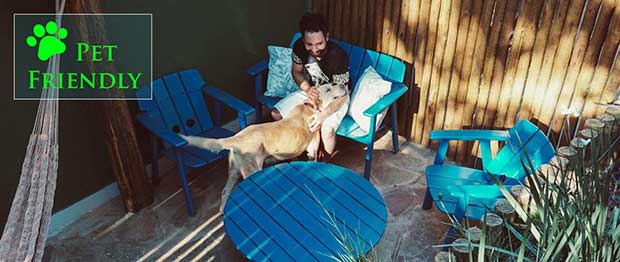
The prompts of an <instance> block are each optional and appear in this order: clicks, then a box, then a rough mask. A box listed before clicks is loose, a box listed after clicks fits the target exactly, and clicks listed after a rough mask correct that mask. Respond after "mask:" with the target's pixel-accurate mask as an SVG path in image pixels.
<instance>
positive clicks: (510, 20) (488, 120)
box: [468, 1, 519, 129]
mask: <svg viewBox="0 0 620 262" xmlns="http://www.w3.org/2000/svg"><path fill="white" fill-rule="evenodd" d="M518 4H519V2H518V1H507V3H506V9H505V11H504V14H503V16H504V19H503V20H502V23H501V29H500V32H499V39H498V46H497V51H496V53H495V59H496V62H495V66H494V70H493V74H492V75H493V77H492V78H491V81H490V82H488V84H489V86H488V89H486V86H485V89H481V93H480V96H479V98H478V99H479V101H481V102H482V101H486V103H478V106H477V110H476V113H475V114H476V116H475V118H476V122H475V123H476V128H486V129H492V128H494V126H495V121H496V120H497V119H496V116H497V114H498V111H499V110H502V109H500V108H499V106H498V104H499V101H500V94H501V93H502V87H503V84H502V83H503V81H504V79H505V74H506V63H507V60H508V51H509V50H510V44H511V42H510V41H511V38H512V34H513V31H514V27H515V18H516V13H517V12H518V7H519V6H518ZM468 99H469V96H468Z"/></svg>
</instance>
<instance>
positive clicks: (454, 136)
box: [430, 130, 509, 141]
mask: <svg viewBox="0 0 620 262" xmlns="http://www.w3.org/2000/svg"><path fill="white" fill-rule="evenodd" d="M508 137H509V136H508V132H507V131H504V130H433V131H431V134H430V138H431V140H462V141H475V140H494V141H506V140H508Z"/></svg>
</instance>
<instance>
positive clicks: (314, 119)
mask: <svg viewBox="0 0 620 262" xmlns="http://www.w3.org/2000/svg"><path fill="white" fill-rule="evenodd" d="M327 117H328V115H327V114H326V113H325V112H316V113H314V114H313V115H312V116H311V117H310V123H309V124H308V128H310V132H311V133H314V131H316V130H318V129H319V128H320V127H321V124H322V123H323V122H324V121H325V119H327Z"/></svg>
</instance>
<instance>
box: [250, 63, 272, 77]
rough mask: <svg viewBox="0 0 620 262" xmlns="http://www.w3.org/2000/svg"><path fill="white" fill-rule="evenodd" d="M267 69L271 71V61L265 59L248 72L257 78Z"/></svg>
mask: <svg viewBox="0 0 620 262" xmlns="http://www.w3.org/2000/svg"><path fill="white" fill-rule="evenodd" d="M267 69H269V59H263V60H261V61H259V62H258V63H256V64H254V65H253V66H251V67H250V68H248V70H247V72H248V75H251V76H256V75H258V74H259V73H262V72H263V71H265V70H267Z"/></svg>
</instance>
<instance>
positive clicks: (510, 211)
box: [495, 199, 516, 223]
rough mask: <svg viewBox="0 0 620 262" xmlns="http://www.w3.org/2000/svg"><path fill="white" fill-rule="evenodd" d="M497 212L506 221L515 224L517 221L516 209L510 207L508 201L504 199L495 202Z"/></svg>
mask: <svg viewBox="0 0 620 262" xmlns="http://www.w3.org/2000/svg"><path fill="white" fill-rule="evenodd" d="M495 212H496V213H497V214H499V215H500V216H501V217H502V218H503V219H504V221H506V222H509V223H514V222H515V220H516V213H515V209H514V208H513V207H512V205H510V202H508V200H505V199H502V200H497V201H496V202H495Z"/></svg>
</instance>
